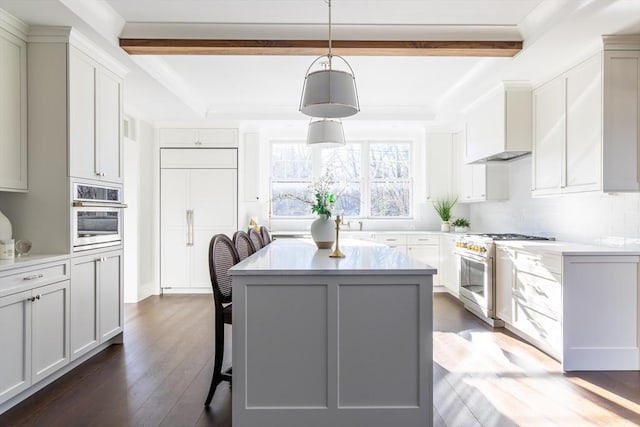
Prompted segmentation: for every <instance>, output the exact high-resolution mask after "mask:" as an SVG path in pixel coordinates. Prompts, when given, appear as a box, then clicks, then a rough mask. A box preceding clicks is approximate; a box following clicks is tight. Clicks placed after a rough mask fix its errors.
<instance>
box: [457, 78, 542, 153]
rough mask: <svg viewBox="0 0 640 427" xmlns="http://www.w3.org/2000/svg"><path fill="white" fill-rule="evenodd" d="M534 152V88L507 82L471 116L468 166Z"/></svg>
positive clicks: (489, 95)
mask: <svg viewBox="0 0 640 427" xmlns="http://www.w3.org/2000/svg"><path fill="white" fill-rule="evenodd" d="M530 151H531V88H530V87H529V85H528V84H524V83H503V84H501V85H500V86H498V87H497V88H496V89H494V90H492V91H491V92H489V93H488V94H486V95H485V96H483V97H482V98H480V99H479V100H478V101H477V102H476V103H475V104H474V105H473V107H472V108H471V109H470V111H469V113H468V117H467V141H466V146H465V155H464V160H465V163H471V162H477V161H484V160H504V159H509V158H513V157H517V156H519V155H522V154H526V153H528V152H530Z"/></svg>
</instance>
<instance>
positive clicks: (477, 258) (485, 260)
mask: <svg viewBox="0 0 640 427" xmlns="http://www.w3.org/2000/svg"><path fill="white" fill-rule="evenodd" d="M454 253H455V254H456V255H458V256H459V257H460V258H467V259H470V260H472V261H475V262H478V263H480V264H483V265H487V264H488V263H489V260H488V258H486V257H482V256H478V255H471V254H468V253H466V252H464V253H463V252H458V251H456V252H454Z"/></svg>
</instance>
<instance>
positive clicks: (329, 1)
mask: <svg viewBox="0 0 640 427" xmlns="http://www.w3.org/2000/svg"><path fill="white" fill-rule="evenodd" d="M327 3H328V4H329V55H328V56H329V70H331V57H332V56H333V55H332V54H331V0H327Z"/></svg>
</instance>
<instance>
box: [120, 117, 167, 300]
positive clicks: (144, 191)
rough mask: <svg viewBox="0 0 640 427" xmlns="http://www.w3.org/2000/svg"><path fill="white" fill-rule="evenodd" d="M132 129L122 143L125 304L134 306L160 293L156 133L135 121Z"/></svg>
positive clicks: (144, 124)
mask: <svg viewBox="0 0 640 427" xmlns="http://www.w3.org/2000/svg"><path fill="white" fill-rule="evenodd" d="M132 123H133V122H132ZM132 128H133V129H134V131H133V135H134V136H133V139H129V138H125V139H124V158H125V165H124V168H125V170H124V172H125V186H124V197H125V203H126V204H127V205H128V208H127V209H126V210H125V233H124V239H125V247H124V252H125V262H124V301H125V302H137V301H140V300H142V299H144V298H146V297H148V296H149V295H154V294H158V293H159V287H158V278H157V273H156V272H157V271H158V267H157V266H158V263H157V256H156V253H157V243H156V242H157V239H158V237H157V234H158V233H157V229H158V207H157V188H156V180H155V176H154V171H155V169H154V167H155V164H156V163H157V157H158V156H157V148H156V141H155V129H154V128H153V126H152V125H150V124H149V123H147V122H144V121H142V120H135V125H133V126H132Z"/></svg>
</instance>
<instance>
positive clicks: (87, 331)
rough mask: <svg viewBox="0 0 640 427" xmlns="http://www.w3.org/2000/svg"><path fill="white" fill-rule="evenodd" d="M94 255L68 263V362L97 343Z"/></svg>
mask: <svg viewBox="0 0 640 427" xmlns="http://www.w3.org/2000/svg"><path fill="white" fill-rule="evenodd" d="M98 259H99V258H98V257H97V256H94V255H91V256H88V257H81V258H74V259H73V261H72V263H71V285H70V290H69V294H70V295H69V296H70V318H71V337H70V339H71V360H74V359H76V358H77V357H79V356H81V355H82V354H84V353H86V352H87V351H89V350H91V349H92V348H94V347H96V346H97V345H98V344H99V341H100V340H99V336H98V315H97V313H98V312H97V309H98V276H97V269H96V265H97V260H98Z"/></svg>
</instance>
